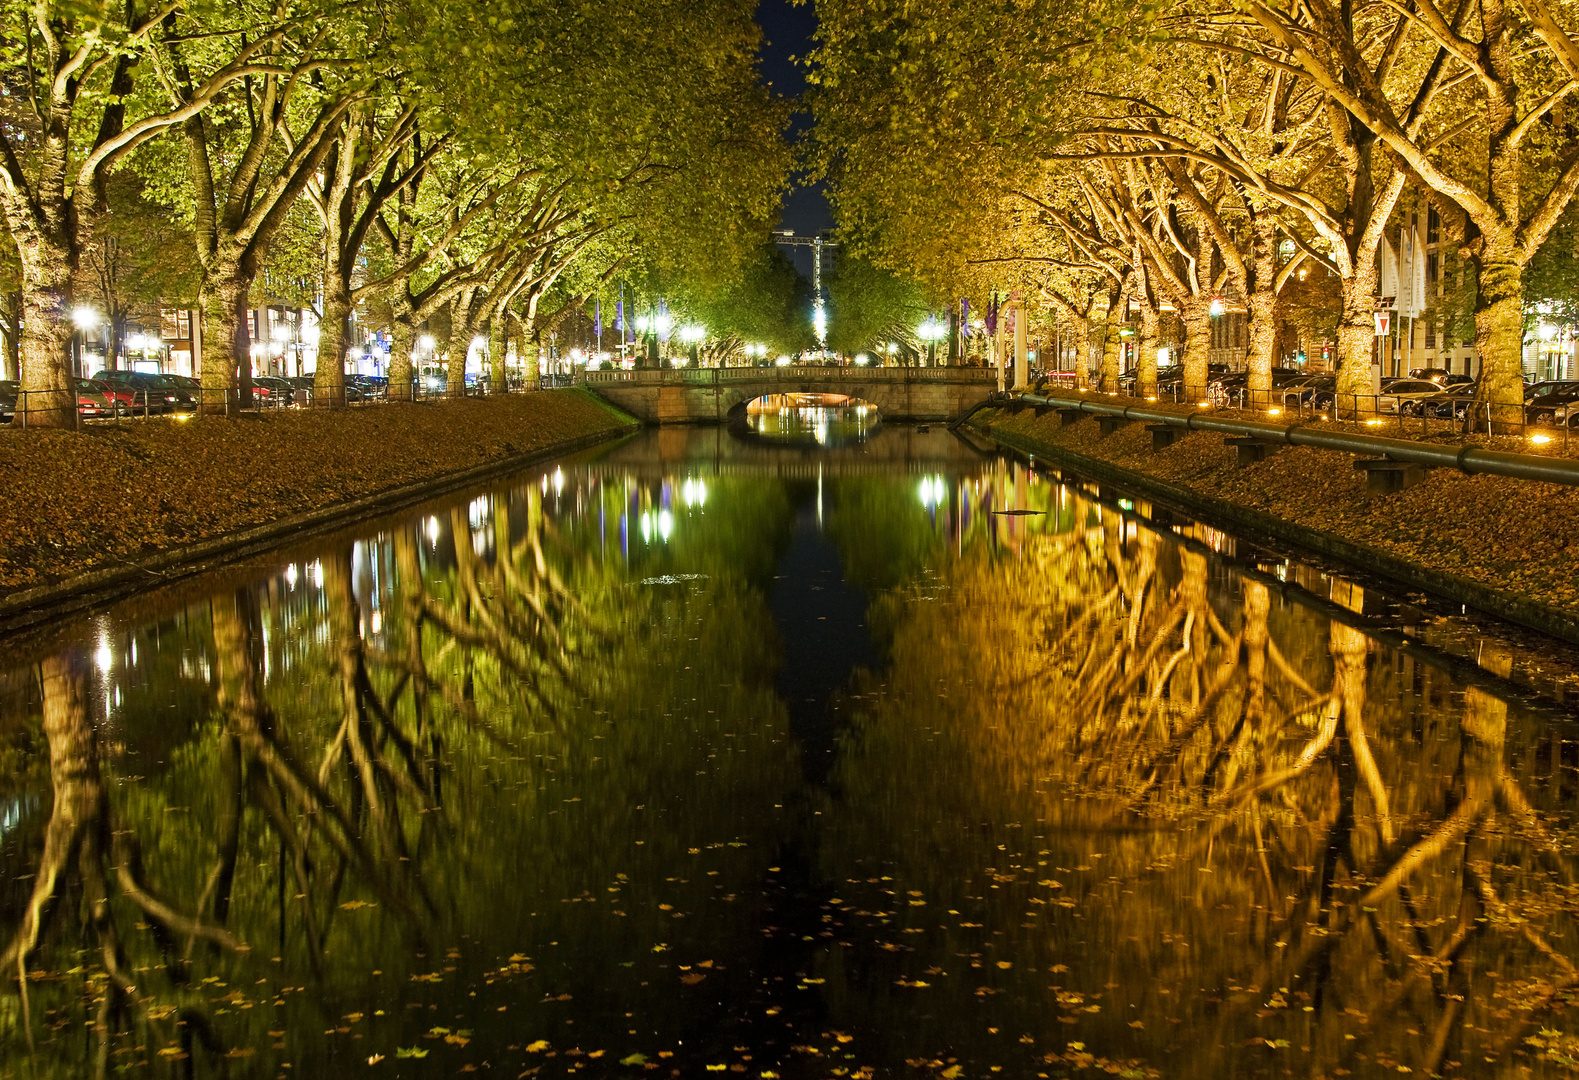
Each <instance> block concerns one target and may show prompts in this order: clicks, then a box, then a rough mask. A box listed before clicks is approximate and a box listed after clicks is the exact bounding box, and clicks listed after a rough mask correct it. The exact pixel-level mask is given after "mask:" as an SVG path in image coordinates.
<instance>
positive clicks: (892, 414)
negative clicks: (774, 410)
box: [587, 368, 995, 424]
mask: <svg viewBox="0 0 1579 1080" xmlns="http://www.w3.org/2000/svg"><path fill="white" fill-rule="evenodd" d="M747 374H748V373H746V372H740V373H733V372H731V373H729V375H728V376H727V377H725V378H718V377H717V373H716V372H689V371H675V372H608V373H603V372H598V373H594V374H593V375H591V376H589V377H588V380H587V383H588V386H589V387H590V388H591V389H592V390H594V391H596V392H597V393H599V394H601V395H602V396H603V397H604V398H605V399H607V400H608V401H610V402H612V403H613V404H615V405H618V406H619V407H620V408H621V409H624V410H625V411H626V412H628V413H630V414H631V415H632V416H634V417H636V418H638V419H640V420H643V421H646V422H647V423H649V424H722V423H728V422H729V421H730V420H733V419H735V418H737V417H742V416H744V415H745V412H746V406H747V405H748V404H750V403H751V402H752V401H754V400H756V399H757V398H759V397H762V396H764V395H766V394H827V395H834V396H839V397H848V398H858V399H860V400H861V401H863V402H865V403H867V404H868V405H872V406H875V407H876V409H877V411H878V412H879V413H881V414H882V417H883V419H884V420H901V421H903V420H914V421H923V422H943V421H947V420H952V419H954V418H955V417H957V416H960V415H962V414H963V413H965V412H966V411H967V410H969V409H970V408H971V406H973V405H975V404H976V403H977V402H979V401H984V400H986V399H987V397H988V396H989V395H990V394H991V393H992V391H993V388H994V385H995V383H994V381H993V378H992V375H991V373H990V372H986V371H983V370H981V369H970V368H920V369H916V368H912V369H908V370H907V369H893V368H888V369H880V370H876V371H870V372H864V371H859V370H854V371H852V369H849V368H842V369H839V368H836V369H831V373H830V374H829V375H826V376H824V375H814V374H810V373H803V372H798V371H795V372H791V371H788V369H775V370H773V371H769V372H764V373H763V374H762V375H761V376H754V377H742V376H746V375H747ZM599 376H602V377H601V378H599Z"/></svg>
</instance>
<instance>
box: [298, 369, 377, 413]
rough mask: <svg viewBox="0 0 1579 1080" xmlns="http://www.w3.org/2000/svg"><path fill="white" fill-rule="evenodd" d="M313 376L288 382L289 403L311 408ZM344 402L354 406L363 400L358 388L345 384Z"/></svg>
mask: <svg viewBox="0 0 1579 1080" xmlns="http://www.w3.org/2000/svg"><path fill="white" fill-rule="evenodd" d="M316 378H317V376H314V375H297V376H295V377H293V378H291V379H289V380H287V381H288V382H289V383H290V384H291V401H292V403H293V404H296V405H302V406H311V405H312V403H313V391H314V380H315V379H316ZM345 400H346V402H347V403H348V404H356V403H358V402H360V401H362V400H363V394H362V391H361V389H360V388H359V387H357V386H355V385H354V384H352V383H346V384H345Z"/></svg>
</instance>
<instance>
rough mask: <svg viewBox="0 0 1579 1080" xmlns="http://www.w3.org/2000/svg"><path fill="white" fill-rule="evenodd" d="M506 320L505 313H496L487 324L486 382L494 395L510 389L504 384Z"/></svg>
mask: <svg viewBox="0 0 1579 1080" xmlns="http://www.w3.org/2000/svg"><path fill="white" fill-rule="evenodd" d="M506 318H507V314H506V313H505V312H503V311H498V312H495V313H494V317H493V319H492V320H490V321H489V323H488V381H489V382H490V383H491V384H492V385H491V386H490V387H489V389H490V390H491V391H493V392H494V393H495V394H502V393H504V392H505V391H507V390H509V388H510V387H509V384H508V383H506V382H505V370H504V354H505V347H506V338H505V333H504V324H505V319H506Z"/></svg>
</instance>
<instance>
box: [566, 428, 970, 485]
mask: <svg viewBox="0 0 1579 1080" xmlns="http://www.w3.org/2000/svg"><path fill="white" fill-rule="evenodd" d="M575 461H576V464H577V467H579V468H584V469H588V470H590V471H592V472H594V473H601V474H605V475H627V474H634V475H637V476H640V477H642V478H644V479H657V478H661V477H664V476H670V475H673V474H679V473H683V474H685V475H696V476H770V477H775V478H778V479H781V480H815V479H816V478H817V477H818V476H824V477H835V476H893V475H894V474H895V473H896V472H901V473H902V472H909V473H912V474H922V475H926V474H931V473H948V474H950V475H956V474H962V473H973V472H976V471H978V470H979V469H981V468H983V467H984V465H986V464H987V458H986V456H985V455H984V454H983V453H982V452H981V451H980V450H977V449H976V448H974V447H973V446H971V445H970V444H969V443H967V442H965V441H964V440H963V439H960V438H959V437H958V436H956V435H955V434H954V433H953V432H950V431H948V430H947V429H945V428H943V427H942V426H941V425H940V426H938V427H935V428H933V429H932V430H930V431H921V430H919V429H917V428H910V427H900V428H886V427H885V428H883V429H882V430H881V431H880V432H878V433H877V434H876V435H874V436H873V437H872V438H871V439H868V440H867V441H865V442H860V443H850V444H846V445H843V446H826V447H823V446H797V445H775V444H773V443H772V442H769V441H768V440H764V439H742V438H737V437H736V436H734V435H732V434H730V433H729V432H728V431H726V430H725V429H724V428H721V427H709V428H699V427H666V428H664V429H662V430H660V431H658V432H656V433H655V434H653V435H650V436H648V437H645V438H637V439H632V440H629V441H626V442H621V443H614V444H611V445H608V446H602V447H595V448H593V449H591V450H587V451H585V452H583V453H582V454H580V455H577V458H576V459H575ZM566 468H567V469H568V468H569V464H568V463H567V465H566Z"/></svg>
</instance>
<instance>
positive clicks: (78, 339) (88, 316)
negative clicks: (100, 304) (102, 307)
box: [71, 304, 99, 378]
mask: <svg viewBox="0 0 1579 1080" xmlns="http://www.w3.org/2000/svg"><path fill="white" fill-rule="evenodd" d="M71 323H72V325H73V326H75V327H76V328H77V329H76V332H75V333H73V334H72V335H71V352H72V356H71V367H72V374H74V375H76V376H77V377H78V378H82V377H83V371H82V353H83V337H84V335H86V334H87V332H88V331H89V330H91V329H92V328H93V327H95V326H97V325H99V313H98V312H97V311H94V310H93V309H92V308H90V307H88V306H87V305H86V304H84V305H83V306H81V307H78V308H75V309H73V310H72V312H71Z"/></svg>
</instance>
